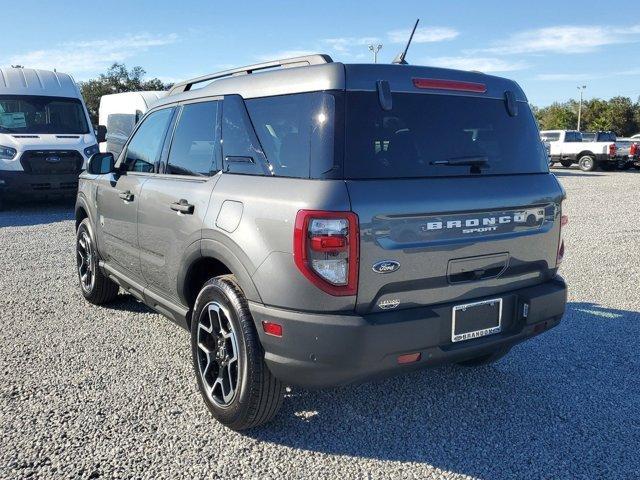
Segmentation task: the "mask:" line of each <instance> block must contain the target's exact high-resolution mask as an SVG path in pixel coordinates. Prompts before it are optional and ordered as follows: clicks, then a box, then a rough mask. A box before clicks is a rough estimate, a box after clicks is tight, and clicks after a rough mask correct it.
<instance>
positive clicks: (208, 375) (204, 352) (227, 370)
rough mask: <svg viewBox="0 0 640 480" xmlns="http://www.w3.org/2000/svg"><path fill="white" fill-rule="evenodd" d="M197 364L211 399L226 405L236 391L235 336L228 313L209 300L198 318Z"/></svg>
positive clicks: (238, 373) (236, 346) (218, 304)
mask: <svg viewBox="0 0 640 480" xmlns="http://www.w3.org/2000/svg"><path fill="white" fill-rule="evenodd" d="M197 341H198V366H199V373H200V378H201V380H202V384H203V386H204V387H205V388H204V390H205V391H206V394H207V397H208V398H209V400H210V401H212V402H213V403H214V404H216V405H218V406H220V407H226V406H228V405H229V404H230V403H231V402H232V401H233V400H234V398H235V396H236V394H237V391H238V380H239V375H240V368H239V367H240V366H239V354H238V353H239V352H238V339H237V335H236V332H235V329H234V327H233V324H232V323H231V320H230V318H229V312H228V311H227V310H226V309H225V308H224V307H223V306H222V305H221V304H220V303H218V302H210V303H208V304H207V305H205V307H204V308H203V309H202V312H201V313H200V318H199V319H198V332H197Z"/></svg>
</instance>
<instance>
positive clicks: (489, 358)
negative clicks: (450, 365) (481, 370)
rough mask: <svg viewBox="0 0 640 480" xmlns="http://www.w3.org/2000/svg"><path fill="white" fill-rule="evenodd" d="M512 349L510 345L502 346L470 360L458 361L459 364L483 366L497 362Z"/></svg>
mask: <svg viewBox="0 0 640 480" xmlns="http://www.w3.org/2000/svg"><path fill="white" fill-rule="evenodd" d="M510 351H511V348H510V347H509V348H500V349H498V350H496V351H494V352H492V353H488V354H486V355H481V356H479V357H475V358H470V359H469V360H463V361H462V362H458V365H460V366H462V367H481V366H483V365H489V364H492V363H495V362H497V361H498V360H500V359H501V358H502V357H504V356H505V355H506V354H507V353H509V352H510Z"/></svg>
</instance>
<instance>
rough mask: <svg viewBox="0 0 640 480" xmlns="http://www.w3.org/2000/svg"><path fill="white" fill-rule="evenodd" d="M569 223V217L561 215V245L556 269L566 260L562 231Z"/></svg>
mask: <svg viewBox="0 0 640 480" xmlns="http://www.w3.org/2000/svg"><path fill="white" fill-rule="evenodd" d="M567 223H569V216H568V215H561V216H560V244H559V246H558V255H557V256H556V267H558V266H560V264H561V263H562V259H563V258H564V238H563V235H562V230H563V229H564V226H565V225H566V224H567Z"/></svg>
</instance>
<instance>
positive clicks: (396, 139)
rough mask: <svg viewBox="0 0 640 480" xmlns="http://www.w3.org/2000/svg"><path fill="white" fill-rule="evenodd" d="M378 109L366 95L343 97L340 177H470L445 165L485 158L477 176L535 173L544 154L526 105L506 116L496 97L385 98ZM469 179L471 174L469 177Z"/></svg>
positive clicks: (370, 95) (541, 167)
mask: <svg viewBox="0 0 640 480" xmlns="http://www.w3.org/2000/svg"><path fill="white" fill-rule="evenodd" d="M392 97H393V108H392V109H391V110H389V111H384V110H382V108H381V107H380V104H379V101H378V97H377V95H376V94H375V93H373V92H347V95H346V99H347V100H346V128H345V132H346V140H345V146H346V148H345V159H344V171H345V177H346V178H407V177H408V178H412V177H432V176H434V177H435V176H455V175H470V174H471V169H470V167H469V166H460V165H455V166H453V165H442V163H443V162H446V161H448V160H454V161H455V160H460V159H465V158H469V159H477V158H484V159H486V161H487V163H488V165H487V167H483V168H482V169H481V172H482V174H491V175H494V174H516V173H542V172H547V171H548V166H547V155H546V153H545V151H544V148H543V146H542V143H541V142H540V137H539V135H538V129H537V127H536V124H535V120H534V118H533V115H532V114H531V110H530V109H529V106H528V104H526V103H524V102H519V103H520V105H519V109H518V110H519V113H518V115H516V116H510V115H509V113H508V111H507V108H506V104H505V101H504V100H502V99H494V98H484V97H472V96H462V95H437V94H409V93H407V94H405V93H393V95H392ZM474 175H475V174H474Z"/></svg>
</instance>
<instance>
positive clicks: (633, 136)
mask: <svg viewBox="0 0 640 480" xmlns="http://www.w3.org/2000/svg"><path fill="white" fill-rule="evenodd" d="M629 138H631V139H632V140H636V141H640V133H636V134H635V135H631V137H629Z"/></svg>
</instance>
